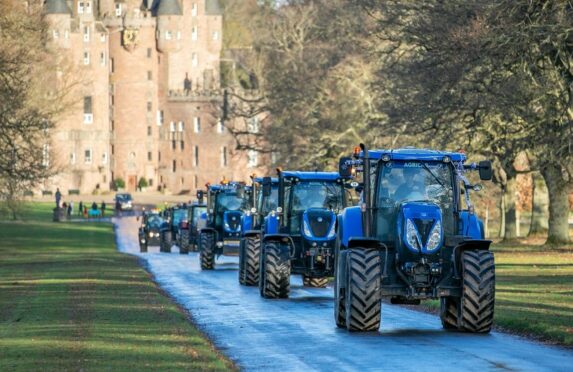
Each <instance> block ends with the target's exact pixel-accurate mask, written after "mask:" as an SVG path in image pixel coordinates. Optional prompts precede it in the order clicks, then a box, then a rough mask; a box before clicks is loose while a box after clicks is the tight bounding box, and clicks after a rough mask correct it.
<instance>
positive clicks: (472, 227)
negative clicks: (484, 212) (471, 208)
mask: <svg viewBox="0 0 573 372" xmlns="http://www.w3.org/2000/svg"><path fill="white" fill-rule="evenodd" d="M459 218H460V219H459V221H460V222H459V223H460V225H459V235H463V236H469V237H471V238H472V239H476V240H481V239H483V238H484V236H485V232H484V231H483V222H482V221H481V220H480V219H479V218H478V217H477V216H476V215H475V213H470V212H468V211H461V212H460V214H459Z"/></svg>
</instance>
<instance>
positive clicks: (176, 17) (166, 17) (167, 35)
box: [156, 0, 183, 53]
mask: <svg viewBox="0 0 573 372" xmlns="http://www.w3.org/2000/svg"><path fill="white" fill-rule="evenodd" d="M156 14H157V34H156V37H157V50H159V51H160V52H161V53H170V52H178V51H179V50H181V37H182V35H181V18H183V17H182V16H183V11H182V10H181V5H180V4H179V1H178V0H160V2H159V5H158V6H157V8H156Z"/></svg>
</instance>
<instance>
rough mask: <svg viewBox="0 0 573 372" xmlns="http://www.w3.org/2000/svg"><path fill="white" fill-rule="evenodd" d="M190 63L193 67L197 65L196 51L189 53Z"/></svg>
mask: <svg viewBox="0 0 573 372" xmlns="http://www.w3.org/2000/svg"><path fill="white" fill-rule="evenodd" d="M191 64H192V65H193V67H197V65H198V64H199V60H198V58H197V53H193V54H192V55H191Z"/></svg>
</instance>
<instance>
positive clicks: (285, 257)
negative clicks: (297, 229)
mask: <svg viewBox="0 0 573 372" xmlns="http://www.w3.org/2000/svg"><path fill="white" fill-rule="evenodd" d="M262 254H263V256H262V261H263V267H262V269H263V270H262V271H261V278H260V289H261V295H262V296H263V297H264V298H288V295H289V292H290V257H289V251H288V247H286V246H283V245H281V244H279V243H274V242H271V243H266V244H265V245H264V246H263V252H262Z"/></svg>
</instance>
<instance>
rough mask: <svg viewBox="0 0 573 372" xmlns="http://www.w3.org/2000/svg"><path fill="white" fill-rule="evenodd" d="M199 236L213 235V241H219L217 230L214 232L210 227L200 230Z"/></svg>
mask: <svg viewBox="0 0 573 372" xmlns="http://www.w3.org/2000/svg"><path fill="white" fill-rule="evenodd" d="M199 234H213V235H215V241H216V242H217V241H219V233H217V230H215V229H213V228H211V227H205V228H202V229H201V230H200V231H199Z"/></svg>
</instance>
